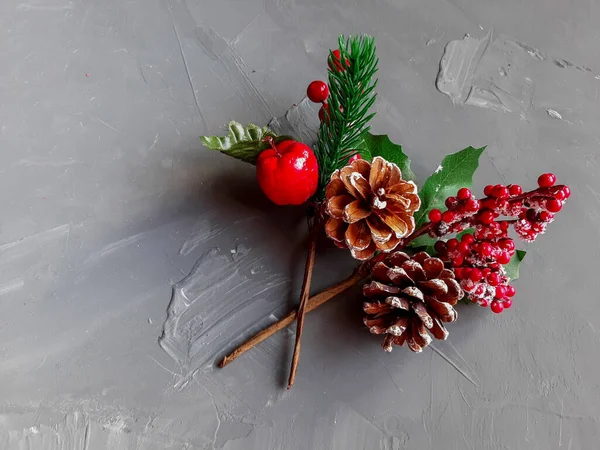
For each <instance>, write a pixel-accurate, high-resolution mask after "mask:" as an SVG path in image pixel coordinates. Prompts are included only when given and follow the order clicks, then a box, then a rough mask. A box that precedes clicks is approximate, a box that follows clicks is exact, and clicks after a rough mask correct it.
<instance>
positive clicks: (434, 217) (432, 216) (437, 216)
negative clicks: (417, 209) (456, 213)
mask: <svg viewBox="0 0 600 450" xmlns="http://www.w3.org/2000/svg"><path fill="white" fill-rule="evenodd" d="M427 216H428V217H429V220H430V221H431V222H433V223H438V222H439V221H440V220H442V212H441V211H440V210H439V209H432V210H431V211H429V214H428V215H427Z"/></svg>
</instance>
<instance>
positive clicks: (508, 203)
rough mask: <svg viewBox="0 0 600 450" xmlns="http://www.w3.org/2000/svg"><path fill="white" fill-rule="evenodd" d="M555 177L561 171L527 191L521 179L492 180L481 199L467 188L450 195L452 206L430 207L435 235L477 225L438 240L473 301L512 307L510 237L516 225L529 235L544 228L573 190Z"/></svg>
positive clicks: (495, 309) (497, 308) (498, 309)
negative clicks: (510, 181)
mask: <svg viewBox="0 0 600 450" xmlns="http://www.w3.org/2000/svg"><path fill="white" fill-rule="evenodd" d="M555 183H556V176H555V175H553V174H551V173H547V174H543V175H541V176H540V177H539V178H538V185H539V187H538V189H535V190H533V191H530V192H526V193H523V189H522V188H521V186H519V185H516V184H512V185H508V186H504V185H501V184H498V185H495V186H493V185H489V186H486V187H485V189H484V194H485V196H486V197H485V198H483V199H480V200H477V199H475V198H473V195H472V193H471V191H470V190H469V189H467V188H463V189H460V190H459V191H458V193H457V194H456V196H455V197H448V198H447V199H446V202H445V204H446V207H447V208H448V210H447V211H444V212H443V213H442V212H441V211H439V210H437V209H433V210H431V211H430V212H429V220H430V224H429V226H430V229H429V234H430V236H432V237H441V236H444V235H446V234H449V233H458V232H461V231H463V230H466V229H468V228H474V229H475V231H474V233H473V235H470V234H466V235H464V236H463V237H462V238H461V240H460V241H459V240H458V239H454V238H453V239H450V240H448V241H447V242H444V241H438V242H436V245H435V249H436V251H437V252H438V253H439V254H440V257H441V258H442V259H444V260H445V261H446V262H447V263H448V264H449V265H450V266H451V267H453V268H454V271H455V274H456V277H457V279H459V280H460V283H461V286H462V288H463V290H464V291H465V293H466V294H467V297H468V298H470V299H471V300H472V301H473V302H477V303H479V304H480V305H481V306H486V307H487V306H491V309H492V311H493V312H496V313H500V312H502V311H503V310H504V309H505V308H510V306H511V305H512V299H511V298H512V296H513V295H514V293H515V290H514V288H513V287H512V286H510V285H509V284H508V282H509V281H510V280H509V278H508V277H507V276H506V273H505V271H504V268H503V265H504V264H507V263H508V262H509V261H510V259H511V257H512V256H513V255H514V253H515V243H514V241H513V240H512V239H511V238H510V237H508V231H509V228H510V225H513V228H514V229H515V231H516V233H517V234H518V235H519V237H520V238H522V239H524V240H526V241H533V240H535V238H536V237H537V236H538V235H539V234H541V233H543V232H544V231H545V230H546V226H547V224H548V223H550V222H551V221H552V220H553V219H554V214H555V213H556V212H558V211H560V210H561V209H562V206H563V204H564V202H565V200H566V199H567V198H569V196H570V195H571V191H570V189H569V187H568V186H564V185H559V186H557V185H555ZM500 217H515V218H516V220H514V219H513V220H503V219H499V218H500Z"/></svg>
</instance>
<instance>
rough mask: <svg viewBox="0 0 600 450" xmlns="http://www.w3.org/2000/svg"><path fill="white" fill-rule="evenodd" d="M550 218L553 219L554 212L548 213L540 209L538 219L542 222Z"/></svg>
mask: <svg viewBox="0 0 600 450" xmlns="http://www.w3.org/2000/svg"><path fill="white" fill-rule="evenodd" d="M552 219H554V214H552V213H549V212H548V211H542V212H541V213H540V220H541V221H542V222H550V221H551V220H552Z"/></svg>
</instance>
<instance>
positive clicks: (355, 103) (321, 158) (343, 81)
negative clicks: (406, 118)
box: [315, 35, 379, 199]
mask: <svg viewBox="0 0 600 450" xmlns="http://www.w3.org/2000/svg"><path fill="white" fill-rule="evenodd" d="M338 45H339V51H340V59H339V62H338V60H337V59H336V58H335V56H334V54H333V52H330V54H329V64H328V65H329V70H328V75H329V83H328V84H329V92H330V94H329V99H328V103H329V118H328V120H324V121H323V122H321V126H320V127H319V134H318V141H317V146H316V150H315V156H316V157H317V161H318V163H319V189H318V190H317V194H316V197H317V199H320V198H322V197H323V195H324V189H325V185H326V184H327V183H328V182H329V179H330V177H331V174H332V173H333V172H334V171H335V170H336V169H340V168H341V167H343V166H345V165H346V164H347V162H348V159H349V158H351V157H352V156H354V155H355V154H356V153H357V152H358V151H359V149H360V145H361V142H362V141H363V138H364V135H365V133H367V132H368V131H369V129H370V127H369V125H368V123H369V121H370V120H371V119H372V118H373V116H374V115H375V113H369V110H370V109H371V107H372V106H373V104H374V103H375V96H376V94H375V87H376V85H377V80H373V76H374V75H375V72H377V64H378V62H379V60H378V59H377V57H376V54H375V39H374V38H373V37H371V36H365V35H362V36H348V37H345V36H340V37H339V39H338ZM336 63H337V64H336ZM336 65H337V66H338V67H336Z"/></svg>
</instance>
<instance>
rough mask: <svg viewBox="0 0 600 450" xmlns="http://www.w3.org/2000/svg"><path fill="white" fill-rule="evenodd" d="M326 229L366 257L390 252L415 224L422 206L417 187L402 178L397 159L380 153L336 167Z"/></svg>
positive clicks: (327, 195)
mask: <svg viewBox="0 0 600 450" xmlns="http://www.w3.org/2000/svg"><path fill="white" fill-rule="evenodd" d="M325 198H326V200H325V212H326V213H327V215H329V219H328V220H327V223H326V224H325V231H326V233H327V236H329V237H330V238H331V239H332V240H333V241H334V243H335V244H336V245H337V246H338V247H341V248H348V249H350V252H351V253H352V256H353V257H354V258H356V259H360V260H365V259H368V258H370V257H371V256H373V253H375V250H380V251H383V252H389V251H392V250H393V249H395V248H396V246H397V245H398V244H399V242H400V239H402V238H403V237H406V236H409V235H410V234H411V233H412V232H413V231H414V229H415V220H414V217H413V215H414V213H415V211H417V210H418V209H419V207H420V206H421V199H420V198H419V196H418V195H417V186H416V185H415V183H413V182H412V181H406V180H403V179H402V172H400V169H399V168H398V166H396V165H395V164H393V163H391V162H388V161H386V160H385V159H383V158H381V157H379V156H377V157H375V158H373V162H372V163H369V162H368V161H365V160H364V159H357V160H355V161H353V162H352V163H351V164H350V165H348V166H346V167H343V168H342V169H340V170H336V171H335V172H334V173H333V175H332V176H331V180H330V182H329V184H328V185H327V187H326V191H325Z"/></svg>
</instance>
